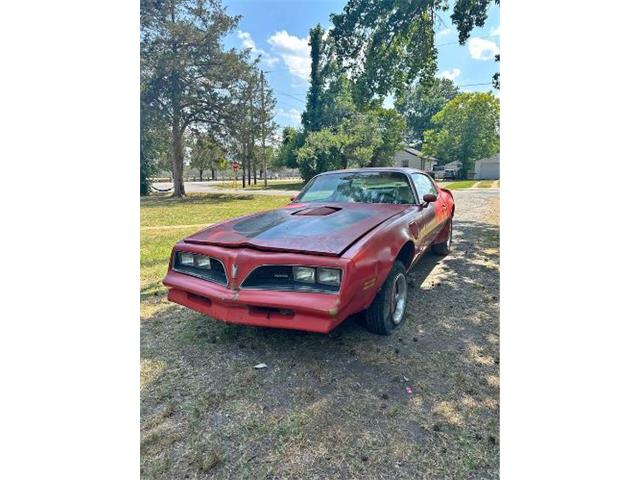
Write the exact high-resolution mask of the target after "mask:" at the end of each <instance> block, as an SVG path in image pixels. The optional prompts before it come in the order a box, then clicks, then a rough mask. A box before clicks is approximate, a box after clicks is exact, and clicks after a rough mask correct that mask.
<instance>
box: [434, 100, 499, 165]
mask: <svg viewBox="0 0 640 480" xmlns="http://www.w3.org/2000/svg"><path fill="white" fill-rule="evenodd" d="M432 122H433V124H434V127H435V128H433V129H430V130H427V131H425V133H424V143H423V145H422V151H423V152H424V153H425V154H427V155H432V156H435V157H437V158H439V159H441V160H444V161H445V162H448V161H453V160H460V161H461V162H462V171H461V173H462V175H466V174H467V172H469V171H470V170H471V169H472V168H473V165H474V162H475V160H477V159H480V158H485V157H489V156H491V155H493V154H495V153H497V152H498V151H499V150H500V102H499V100H498V99H497V98H496V97H495V96H494V95H493V94H491V93H478V92H476V93H462V94H460V95H458V96H456V97H455V98H454V99H453V100H451V101H449V102H448V103H447V104H446V105H445V106H444V107H443V109H442V110H441V111H440V112H438V113H437V114H436V115H434V117H433V119H432Z"/></svg>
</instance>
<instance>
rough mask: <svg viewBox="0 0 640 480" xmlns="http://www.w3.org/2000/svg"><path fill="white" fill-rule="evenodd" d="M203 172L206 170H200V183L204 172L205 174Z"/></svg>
mask: <svg viewBox="0 0 640 480" xmlns="http://www.w3.org/2000/svg"><path fill="white" fill-rule="evenodd" d="M203 171H204V170H202V169H201V168H199V169H198V172H200V181H202V172H203Z"/></svg>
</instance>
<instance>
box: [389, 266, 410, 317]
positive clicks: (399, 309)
mask: <svg viewBox="0 0 640 480" xmlns="http://www.w3.org/2000/svg"><path fill="white" fill-rule="evenodd" d="M406 306H407V277H405V276H404V274H403V273H399V274H398V275H396V278H395V279H394V280H393V287H392V288H391V320H392V321H393V323H394V324H395V325H398V324H399V323H400V322H401V321H402V316H403V315H404V309H405V308H406Z"/></svg>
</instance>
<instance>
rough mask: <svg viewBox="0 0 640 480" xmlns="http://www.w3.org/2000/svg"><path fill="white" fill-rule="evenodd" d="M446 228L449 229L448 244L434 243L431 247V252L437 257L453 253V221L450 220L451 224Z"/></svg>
mask: <svg viewBox="0 0 640 480" xmlns="http://www.w3.org/2000/svg"><path fill="white" fill-rule="evenodd" d="M445 228H448V229H449V236H448V237H447V241H446V242H442V243H434V244H433V245H431V250H432V251H433V253H435V254H436V255H448V254H449V252H451V242H452V240H453V220H449V223H448V224H447V226H446V227H445Z"/></svg>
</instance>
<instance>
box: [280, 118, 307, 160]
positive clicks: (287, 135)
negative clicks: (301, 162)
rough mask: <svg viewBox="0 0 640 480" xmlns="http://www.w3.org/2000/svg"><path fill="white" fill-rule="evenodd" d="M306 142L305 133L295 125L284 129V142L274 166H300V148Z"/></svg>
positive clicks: (281, 144)
mask: <svg viewBox="0 0 640 480" xmlns="http://www.w3.org/2000/svg"><path fill="white" fill-rule="evenodd" d="M303 144H304V134H303V133H302V132H301V131H298V130H296V129H295V128H293V127H285V128H284V129H283V130H282V142H281V143H280V148H279V149H278V153H277V156H276V157H275V159H274V166H276V167H281V168H282V167H287V168H298V158H297V152H298V149H299V148H300V147H301V146H302V145H303Z"/></svg>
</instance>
